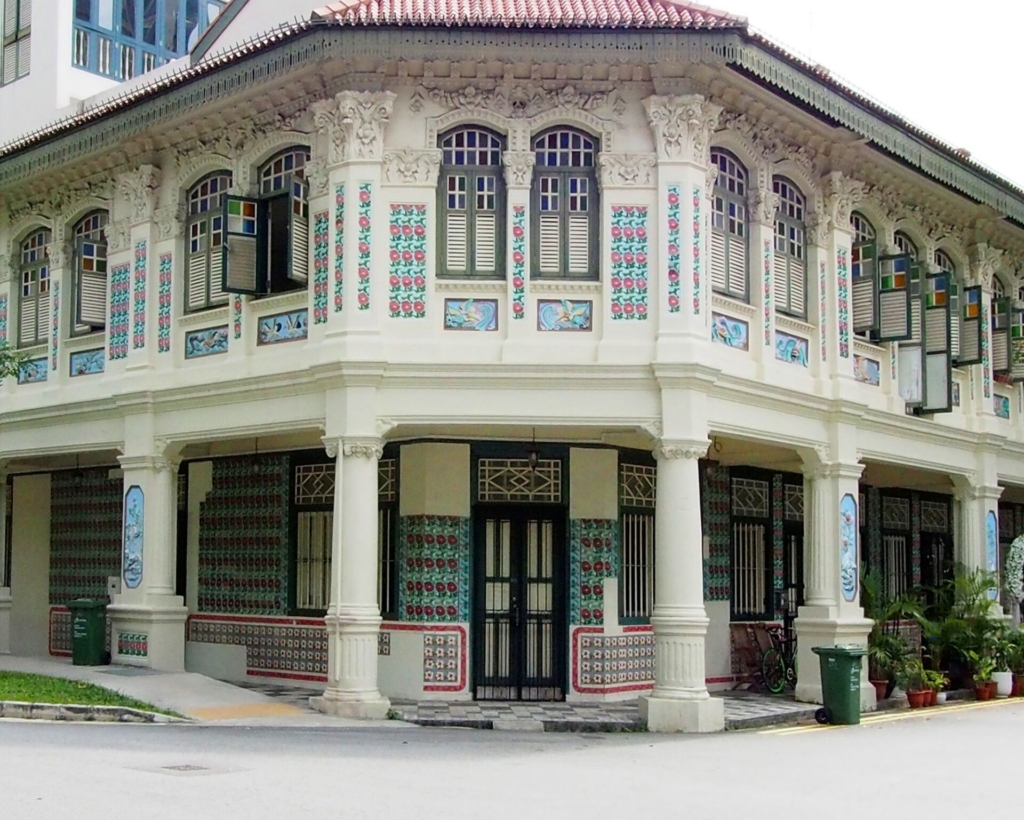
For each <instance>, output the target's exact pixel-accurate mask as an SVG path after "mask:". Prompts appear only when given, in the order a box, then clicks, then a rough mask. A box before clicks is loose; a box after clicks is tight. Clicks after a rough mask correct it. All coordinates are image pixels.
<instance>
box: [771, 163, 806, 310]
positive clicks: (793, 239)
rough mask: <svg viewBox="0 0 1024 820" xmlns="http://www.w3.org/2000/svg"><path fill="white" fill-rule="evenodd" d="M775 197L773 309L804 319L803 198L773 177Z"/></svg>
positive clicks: (787, 181) (782, 181) (782, 180)
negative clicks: (777, 207) (777, 198)
mask: <svg viewBox="0 0 1024 820" xmlns="http://www.w3.org/2000/svg"><path fill="white" fill-rule="evenodd" d="M772 187H773V190H774V191H775V193H776V194H777V195H778V197H779V210H778V211H777V212H776V214H775V265H774V274H775V308H776V310H778V311H781V312H782V313H790V314H793V315H794V316H799V317H801V318H805V317H806V316H807V260H806V258H805V257H806V248H805V242H804V197H803V194H801V193H800V191H799V190H797V187H796V186H795V185H794V184H793V183H792V182H790V181H789V180H788V179H785V178H784V177H776V178H775V179H774V181H773V183H772Z"/></svg>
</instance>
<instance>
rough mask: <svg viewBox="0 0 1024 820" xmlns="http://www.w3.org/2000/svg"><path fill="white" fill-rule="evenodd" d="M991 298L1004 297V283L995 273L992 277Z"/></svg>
mask: <svg viewBox="0 0 1024 820" xmlns="http://www.w3.org/2000/svg"><path fill="white" fill-rule="evenodd" d="M992 298H993V299H1005V298H1006V285H1005V283H1004V282H1003V280H1002V279H1000V278H999V274H998V273H997V274H996V275H995V276H993V277H992Z"/></svg>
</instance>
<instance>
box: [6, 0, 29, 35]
mask: <svg viewBox="0 0 1024 820" xmlns="http://www.w3.org/2000/svg"><path fill="white" fill-rule="evenodd" d="M8 2H10V0H8ZM10 5H12V6H17V5H18V3H17V2H11V3H10ZM31 25H32V0H21V7H20V11H19V17H18V28H19V29H25V28H28V27H29V26H31Z"/></svg>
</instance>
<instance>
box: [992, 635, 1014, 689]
mask: <svg viewBox="0 0 1024 820" xmlns="http://www.w3.org/2000/svg"><path fill="white" fill-rule="evenodd" d="M1012 654H1013V648H1012V644H1011V643H1010V641H1009V640H1008V639H1007V637H1006V636H1005V635H1004V636H1001V637H999V638H998V639H997V640H996V642H995V646H994V648H993V651H992V661H993V663H994V667H995V668H994V671H993V672H992V681H993V683H995V685H996V697H997V698H1008V697H1010V695H1012V694H1013V671H1012V670H1011V669H1010V658H1011V655H1012Z"/></svg>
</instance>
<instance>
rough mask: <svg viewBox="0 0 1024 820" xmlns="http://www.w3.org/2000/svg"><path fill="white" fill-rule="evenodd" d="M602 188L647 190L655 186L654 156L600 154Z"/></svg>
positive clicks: (656, 160)
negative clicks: (646, 188)
mask: <svg viewBox="0 0 1024 820" xmlns="http://www.w3.org/2000/svg"><path fill="white" fill-rule="evenodd" d="M598 164H599V165H600V166H601V187H602V188H635V187H639V188H645V187H650V186H653V185H654V184H655V179H654V169H655V167H656V166H657V164H658V158H657V156H656V155H654V154H609V153H604V152H602V153H600V154H598Z"/></svg>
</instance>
